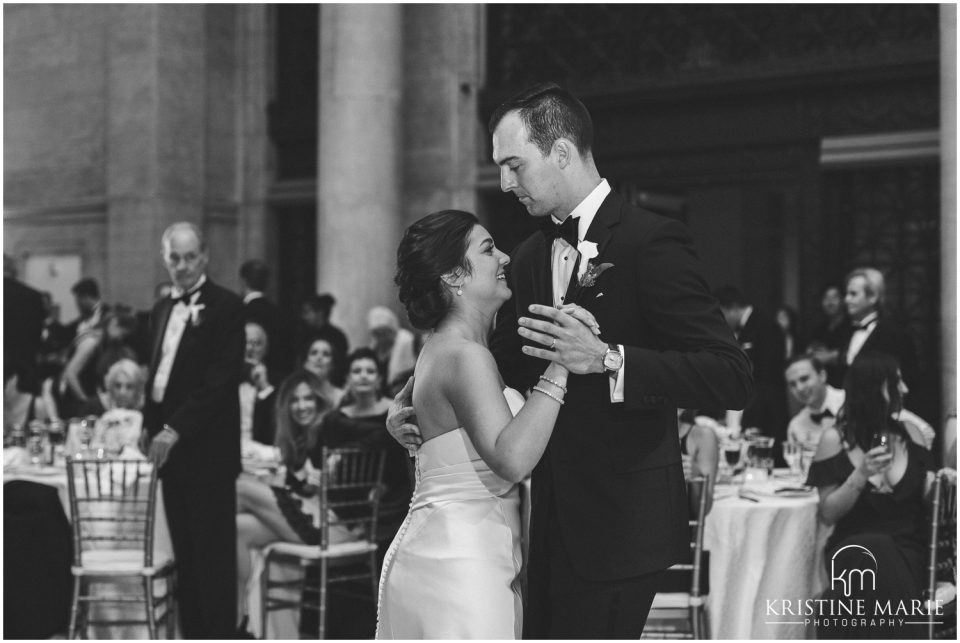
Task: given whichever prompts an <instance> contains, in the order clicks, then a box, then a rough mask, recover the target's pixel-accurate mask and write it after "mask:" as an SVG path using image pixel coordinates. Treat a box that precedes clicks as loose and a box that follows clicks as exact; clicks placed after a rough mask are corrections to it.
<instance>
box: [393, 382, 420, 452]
mask: <svg viewBox="0 0 960 643" xmlns="http://www.w3.org/2000/svg"><path fill="white" fill-rule="evenodd" d="M412 405H413V378H412V377H411V378H410V379H408V380H407V383H406V384H404V385H403V388H402V389H400V391H399V392H398V393H397V395H396V397H394V398H393V402H391V403H390V409H389V410H388V411H387V431H388V432H389V433H390V437H392V438H393V439H394V440H396V441H397V442H399V443H400V444H401V445H402V446H403V448H405V449H407V450H408V451H416V450H417V449H419V448H420V444H421V443H423V438H422V437H421V436H420V427H419V426H417V416H416V414H415V413H414V410H413V406H412Z"/></svg>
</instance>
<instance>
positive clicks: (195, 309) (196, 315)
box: [187, 292, 207, 328]
mask: <svg viewBox="0 0 960 643" xmlns="http://www.w3.org/2000/svg"><path fill="white" fill-rule="evenodd" d="M199 296H200V293H199V292H197V294H196V295H194V296H193V297H191V298H190V303H189V304H187V311H188V312H189V313H190V317H189V320H190V325H191V326H193V327H194V328H196V327H197V326H199V325H200V324H202V323H203V309H204V308H206V307H207V306H206V304H198V303H197V298H198V297H199Z"/></svg>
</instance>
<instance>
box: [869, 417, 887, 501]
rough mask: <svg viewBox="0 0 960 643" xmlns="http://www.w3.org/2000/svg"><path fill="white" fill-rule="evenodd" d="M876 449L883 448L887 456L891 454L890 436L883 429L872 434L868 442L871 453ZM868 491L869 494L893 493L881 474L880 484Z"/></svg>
mask: <svg viewBox="0 0 960 643" xmlns="http://www.w3.org/2000/svg"><path fill="white" fill-rule="evenodd" d="M877 447H883V448H884V450H885V451H886V452H887V453H888V454H890V453H893V445H892V444H891V443H890V435H889V434H888V433H887V432H886V431H884V430H883V429H880V430H879V431H877V432H876V433H874V434H873V438H871V440H870V450H871V451H872V450H873V449H875V448H877ZM864 457H866V456H864ZM870 491H871V493H890V492H892V491H893V488H892V487H891V486H890V485H888V484H887V479H886V477H885V476H883V475H882V474H881V475H880V484H878V485H876V486H873V485H871V489H870Z"/></svg>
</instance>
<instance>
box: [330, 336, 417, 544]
mask: <svg viewBox="0 0 960 643" xmlns="http://www.w3.org/2000/svg"><path fill="white" fill-rule="evenodd" d="M382 390H383V370H382V366H381V364H380V362H379V361H378V360H377V355H376V353H375V352H374V351H373V350H372V349H370V348H359V349H357V350H355V351H353V352H352V353H350V355H349V356H348V357H347V395H346V396H345V399H348V400H350V403H349V404H347V405H345V406H343V407H341V408H340V409H338V410H335V411H331V412H330V413H327V414H326V415H325V416H324V418H323V422H322V425H321V427H320V435H321V441H322V442H323V444H326V445H327V446H363V447H366V448H370V449H381V448H382V449H386V452H387V455H386V462H385V463H384V468H383V486H384V487H385V489H384V495H383V496H382V498H381V500H380V526H379V528H378V533H377V540H379V541H381V542H386V543H389V542H390V541H391V540H392V539H393V532H394V531H395V529H396V528H397V527H398V526H399V522H398V520H394V519H395V518H397V519H399V520H402V519H403V517H404V516H405V515H406V512H407V509H408V506H409V504H410V495H411V494H412V493H413V485H412V468H411V467H410V465H409V456H408V454H407V452H406V450H405V449H404V448H403V447H402V446H400V444H399V443H398V442H396V441H395V440H393V439H392V438H391V437H390V434H389V433H388V432H387V429H386V422H387V411H388V409H389V407H390V401H391V400H390V398H387V397H383V396H382V395H381V393H380V392H381V391H382ZM394 523H396V524H394Z"/></svg>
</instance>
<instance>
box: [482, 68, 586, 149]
mask: <svg viewBox="0 0 960 643" xmlns="http://www.w3.org/2000/svg"><path fill="white" fill-rule="evenodd" d="M513 111H517V112H519V114H520V119H521V120H522V121H523V124H524V125H525V126H526V127H527V131H528V132H529V133H530V141H531V142H532V143H533V144H534V145H536V146H537V149H539V150H540V152H541V153H542V154H544V155H547V154H549V153H550V148H551V147H553V144H554V142H555V141H556V140H557V139H558V138H568V139H570V140H571V141H573V144H574V145H576V146H577V150H578V151H579V152H580V154H581V155H587V154H589V153H590V150H591V149H592V148H593V120H592V119H591V118H590V112H588V111H587V108H586V107H584V105H583V103H581V102H580V101H579V100H578V99H577V97H576V96H574V95H573V94H571V93H570V92H568V91H567V90H565V89H563V88H562V87H560V86H559V85H557V84H556V83H540V84H539V85H534V86H533V87H530V88H528V89H525V90H524V91H522V92H520V93H519V94H517V95H516V96H514V97H513V98H511V99H510V100H508V101H507V102H505V103H503V104H502V105H500V106H499V107H498V108H497V109H495V110H494V112H493V114H492V115H491V116H490V125H489V130H490V134H493V130H495V129H496V128H497V125H499V124H500V121H501V120H503V117H504V116H506V115H507V114H508V113H510V112H513Z"/></svg>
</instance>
